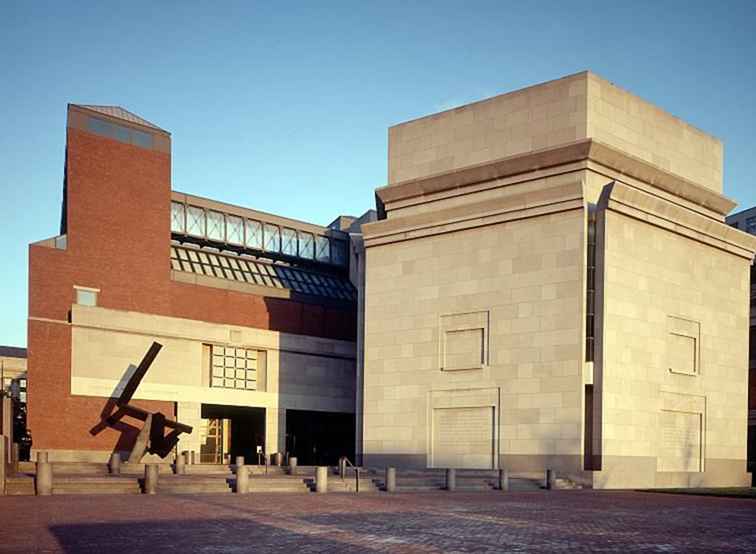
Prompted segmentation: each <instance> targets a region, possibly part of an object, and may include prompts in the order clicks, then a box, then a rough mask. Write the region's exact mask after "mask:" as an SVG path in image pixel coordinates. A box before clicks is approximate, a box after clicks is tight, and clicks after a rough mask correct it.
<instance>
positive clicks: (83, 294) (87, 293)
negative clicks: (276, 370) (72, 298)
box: [74, 286, 100, 306]
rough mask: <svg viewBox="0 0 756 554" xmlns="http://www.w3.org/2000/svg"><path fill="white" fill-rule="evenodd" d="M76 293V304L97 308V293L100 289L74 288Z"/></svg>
mask: <svg viewBox="0 0 756 554" xmlns="http://www.w3.org/2000/svg"><path fill="white" fill-rule="evenodd" d="M74 291H75V292H76V303H77V304H78V305H80V306H97V293H99V292H100V289H91V288H89V287H77V286H74Z"/></svg>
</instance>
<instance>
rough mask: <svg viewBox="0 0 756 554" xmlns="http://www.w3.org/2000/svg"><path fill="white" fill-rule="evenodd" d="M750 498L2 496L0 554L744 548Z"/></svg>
mask: <svg viewBox="0 0 756 554" xmlns="http://www.w3.org/2000/svg"><path fill="white" fill-rule="evenodd" d="M754 521H756V502H754V501H753V500H748V499H735V498H708V497H700V496H688V495H676V494H655V493H641V492H605V491H602V492H599V491H552V492H548V493H547V492H524V493H506V494H501V493H498V494H497V493H476V494H470V493H432V494H397V495H391V496H389V495H384V494H381V495H362V496H356V495H351V494H331V495H326V496H316V495H299V494H291V495H281V494H278V495H275V494H273V495H267V494H259V495H250V496H244V497H240V496H236V495H192V496H188V495H187V496H152V497H145V496H102V497H93V496H53V497H45V498H32V497H6V498H3V499H2V500H0V552H3V553H5V552H108V553H111V554H113V553H118V552H142V551H144V552H166V551H173V552H182V553H188V552H247V551H249V552H251V551H255V552H297V553H299V554H302V553H309V552H359V551H372V552H534V551H549V552H554V551H562V552H574V551H590V552H620V551H621V552H753V551H754V549H755V548H756V528H755V527H754V525H753V523H754Z"/></svg>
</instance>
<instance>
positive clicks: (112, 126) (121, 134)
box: [87, 117, 153, 148]
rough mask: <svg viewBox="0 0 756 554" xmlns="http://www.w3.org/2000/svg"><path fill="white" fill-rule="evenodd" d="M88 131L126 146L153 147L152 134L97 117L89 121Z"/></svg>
mask: <svg viewBox="0 0 756 554" xmlns="http://www.w3.org/2000/svg"><path fill="white" fill-rule="evenodd" d="M87 130H88V131H89V132H91V133H94V134H96V135H100V136H103V137H108V138H111V139H114V140H117V141H118V142H123V143H126V144H133V145H135V146H139V147H141V148H152V146H153V136H152V134H150V133H146V132H144V131H138V130H137V129H132V128H131V127H126V126H124V125H118V124H117V123H112V122H110V121H105V120H103V119H99V118H96V117H90V118H89V120H88V121H87Z"/></svg>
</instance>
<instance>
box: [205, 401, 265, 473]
mask: <svg viewBox="0 0 756 554" xmlns="http://www.w3.org/2000/svg"><path fill="white" fill-rule="evenodd" d="M202 419H203V420H207V427H206V430H207V433H206V435H205V438H204V440H203V442H202V445H201V446H200V463H203V464H223V463H233V462H235V461H236V457H237V456H244V463H245V464H257V463H258V460H259V457H258V455H257V447H258V446H259V447H261V448H262V450H264V449H265V408H249V407H244V406H221V405H217V404H203V405H202Z"/></svg>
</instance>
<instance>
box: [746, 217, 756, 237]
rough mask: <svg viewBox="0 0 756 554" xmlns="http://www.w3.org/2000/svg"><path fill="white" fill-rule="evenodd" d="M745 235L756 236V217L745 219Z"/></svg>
mask: <svg viewBox="0 0 756 554" xmlns="http://www.w3.org/2000/svg"><path fill="white" fill-rule="evenodd" d="M745 224H746V228H745V230H746V233H751V234H752V235H756V215H754V216H751V217H747V218H746V221H745Z"/></svg>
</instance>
